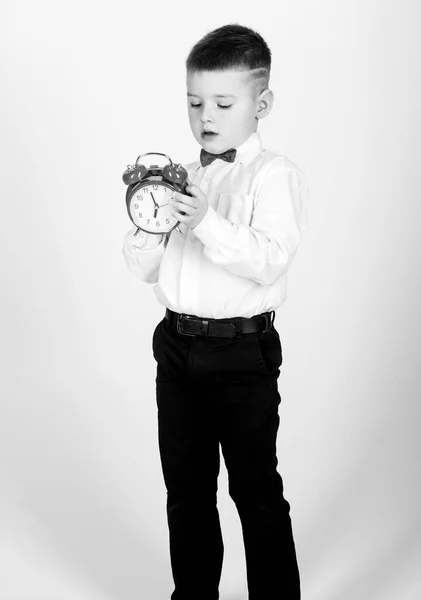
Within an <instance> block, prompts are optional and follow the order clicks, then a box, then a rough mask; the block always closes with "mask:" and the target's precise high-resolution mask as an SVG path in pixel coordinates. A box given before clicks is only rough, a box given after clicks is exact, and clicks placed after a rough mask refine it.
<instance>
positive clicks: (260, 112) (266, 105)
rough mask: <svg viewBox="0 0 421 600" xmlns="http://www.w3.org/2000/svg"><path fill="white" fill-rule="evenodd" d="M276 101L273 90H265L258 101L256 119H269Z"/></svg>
mask: <svg viewBox="0 0 421 600" xmlns="http://www.w3.org/2000/svg"><path fill="white" fill-rule="evenodd" d="M274 101H275V95H274V93H273V92H272V90H270V89H269V88H267V89H266V90H263V91H262V92H261V93H260V94H259V96H258V98H257V100H256V119H263V118H264V117H267V116H268V114H269V113H270V111H271V110H272V106H273V103H274Z"/></svg>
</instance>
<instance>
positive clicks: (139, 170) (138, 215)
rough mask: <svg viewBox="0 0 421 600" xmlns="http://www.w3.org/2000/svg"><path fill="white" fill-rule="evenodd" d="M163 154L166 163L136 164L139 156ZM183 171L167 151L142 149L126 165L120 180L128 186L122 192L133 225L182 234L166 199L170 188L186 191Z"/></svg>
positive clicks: (168, 199)
mask: <svg viewBox="0 0 421 600" xmlns="http://www.w3.org/2000/svg"><path fill="white" fill-rule="evenodd" d="M150 154H152V155H159V156H165V157H166V158H167V159H168V161H169V162H168V163H167V164H166V165H165V166H164V167H159V166H158V165H149V167H146V166H145V165H143V164H139V160H140V159H141V158H142V157H143V156H148V155H150ZM187 175H188V174H187V171H186V169H185V168H184V167H182V166H181V164H174V163H173V162H172V160H171V158H170V157H169V156H168V155H167V154H162V152H146V153H145V154H141V155H140V156H138V158H137V159H136V162H135V164H134V165H132V166H130V165H128V166H127V169H126V170H125V171H124V173H123V181H124V183H125V184H126V185H127V186H128V188H127V192H126V205H127V212H128V214H129V217H130V219H131V220H132V222H133V223H134V225H136V227H137V231H136V233H135V235H137V234H138V233H139V230H140V229H142V231H146V232H147V233H154V234H163V233H169V232H170V231H172V230H173V229H176V230H177V231H178V232H179V233H180V234H181V235H182V236H183V237H184V234H183V233H182V231H181V230H180V228H179V227H178V225H179V223H180V221H177V219H176V217H174V216H173V215H172V214H171V212H170V206H169V202H170V200H171V198H172V197H173V193H174V191H176V192H181V193H182V194H186V193H187V192H186V190H185V188H186V186H187Z"/></svg>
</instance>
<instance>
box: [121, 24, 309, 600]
mask: <svg viewBox="0 0 421 600" xmlns="http://www.w3.org/2000/svg"><path fill="white" fill-rule="evenodd" d="M186 66H187V101H188V114H189V120H190V126H191V129H192V132H193V135H194V137H195V138H196V140H197V141H198V142H199V144H200V146H201V147H202V150H201V154H200V162H199V161H195V162H193V163H190V164H189V165H187V166H186V169H187V171H188V174H189V179H188V181H189V186H188V187H187V190H186V191H187V192H188V194H189V195H187V194H180V193H174V199H173V201H172V205H173V213H174V215H175V216H176V217H177V219H178V220H179V221H180V225H179V227H180V229H182V232H183V233H184V236H181V235H180V234H179V232H178V231H174V230H173V231H172V232H171V233H170V234H167V235H153V234H147V233H145V232H143V231H139V233H138V235H136V236H135V235H134V233H135V231H136V229H137V228H136V227H133V228H132V229H131V230H130V231H129V232H128V233H127V235H126V237H125V240H124V247H123V254H124V257H125V260H126V262H127V265H128V267H129V269H130V270H131V271H132V272H133V273H134V274H135V275H136V276H138V277H140V278H141V279H142V280H143V281H145V282H148V283H156V285H155V286H154V288H153V289H154V293H155V295H156V297H157V300H158V302H160V303H161V304H162V305H163V306H165V307H166V312H165V317H164V318H163V319H162V321H161V322H160V323H159V324H158V325H157V327H156V329H155V331H154V334H153V342H152V347H153V354H154V358H155V360H156V361H157V376H156V393H157V406H158V439H159V449H160V456H161V462H162V469H163V476H164V481H165V485H166V489H167V517H168V526H169V546H170V557H171V568H172V573H173V578H174V583H175V589H174V591H173V593H172V595H171V600H217V599H218V598H219V591H218V586H219V582H220V577H221V570H222V561H223V552H224V546H223V541H222V534H221V527H220V521H219V514H218V509H217V478H218V474H219V467H220V462H219V461H220V455H219V445H221V448H222V453H223V456H224V460H225V464H226V467H227V472H228V477H229V494H230V496H231V498H232V499H233V500H234V502H235V504H236V507H237V510H238V514H239V517H240V520H241V525H242V532H243V540H244V547H245V556H246V567H247V583H248V590H249V599H250V600H272V599H273V600H275V599H276V600H281V599H284V600H298V599H299V598H300V578H299V571H298V566H297V559H296V553H295V546H294V540H293V534H292V528H291V519H290V516H289V510H290V505H289V503H288V502H287V500H286V499H285V498H284V495H283V482H282V478H281V476H280V474H279V473H278V472H277V469H276V466H277V463H278V460H277V457H276V437H277V431H278V426H279V415H278V405H279V404H280V401H281V398H280V395H279V392H278V389H277V379H278V377H279V374H280V369H279V367H280V366H281V364H282V348H281V342H280V339H279V334H278V332H277V330H276V329H275V327H274V324H273V322H274V316H275V309H276V308H278V307H279V306H280V305H281V304H282V302H284V300H285V298H286V276H287V270H288V268H289V266H290V264H291V262H292V260H293V258H294V255H295V254H296V252H297V247H298V244H299V241H300V238H301V233H302V230H303V228H304V227H305V226H306V223H307V217H306V207H305V202H304V201H305V197H306V190H307V186H306V178H305V176H304V174H303V173H302V171H301V170H300V169H299V168H298V167H297V166H296V165H295V164H294V163H292V162H291V161H290V160H288V159H287V158H285V157H283V156H280V155H277V154H275V153H274V152H272V151H269V150H265V149H263V148H262V144H261V139H260V134H259V133H258V131H257V125H258V121H259V119H262V118H264V117H266V116H267V115H268V114H269V112H270V111H271V108H272V104H273V92H272V91H271V90H270V89H269V87H268V84H269V74H270V66H271V52H270V50H269V48H268V46H267V44H266V43H265V41H264V40H263V38H262V37H261V36H260V34H258V33H257V32H255V31H253V30H252V29H249V28H247V27H243V26H240V25H237V24H233V25H225V26H223V27H219V28H218V29H216V30H214V31H212V32H210V33H208V34H207V35H205V36H204V37H203V39H201V40H200V41H199V42H198V43H197V44H196V45H195V46H194V47H193V48H192V50H191V52H190V54H189V56H188V58H187V61H186Z"/></svg>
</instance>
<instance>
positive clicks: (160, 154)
mask: <svg viewBox="0 0 421 600" xmlns="http://www.w3.org/2000/svg"><path fill="white" fill-rule="evenodd" d="M149 154H153V155H155V156H157V155H158V156H165V157H166V158H168V160H169V162H170V164H173V162H172V160H171V158H170V157H169V156H168V154H164V153H163V152H145V153H144V154H141V155H140V156H138V157H137V159H136V163H135V166H137V165H138V161H139V159H141V158H142V156H148V155H149Z"/></svg>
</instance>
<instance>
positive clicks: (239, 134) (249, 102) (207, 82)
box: [187, 70, 258, 154]
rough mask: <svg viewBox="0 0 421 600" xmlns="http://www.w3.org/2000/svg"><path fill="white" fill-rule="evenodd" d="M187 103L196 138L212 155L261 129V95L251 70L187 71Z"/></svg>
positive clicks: (237, 144) (239, 142)
mask: <svg viewBox="0 0 421 600" xmlns="http://www.w3.org/2000/svg"><path fill="white" fill-rule="evenodd" d="M187 105H188V114H189V121H190V127H191V130H192V132H193V135H194V137H195V138H196V140H197V141H198V142H199V144H200V145H201V146H202V148H205V150H207V151H208V152H212V154H220V153H221V152H225V150H229V149H230V148H237V147H238V146H239V145H240V144H242V143H243V142H245V141H246V140H247V138H248V137H249V136H250V135H251V134H252V133H254V132H255V131H256V130H257V123H258V120H257V118H256V113H257V109H258V98H257V97H256V95H255V93H254V84H252V83H250V79H249V75H248V72H247V71H237V70H229V71H202V72H200V73H197V72H194V73H191V72H187ZM206 131H211V132H214V135H212V134H207V133H205V132H206Z"/></svg>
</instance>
